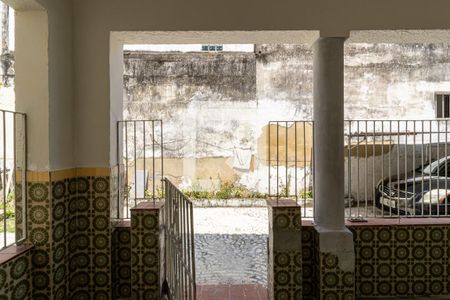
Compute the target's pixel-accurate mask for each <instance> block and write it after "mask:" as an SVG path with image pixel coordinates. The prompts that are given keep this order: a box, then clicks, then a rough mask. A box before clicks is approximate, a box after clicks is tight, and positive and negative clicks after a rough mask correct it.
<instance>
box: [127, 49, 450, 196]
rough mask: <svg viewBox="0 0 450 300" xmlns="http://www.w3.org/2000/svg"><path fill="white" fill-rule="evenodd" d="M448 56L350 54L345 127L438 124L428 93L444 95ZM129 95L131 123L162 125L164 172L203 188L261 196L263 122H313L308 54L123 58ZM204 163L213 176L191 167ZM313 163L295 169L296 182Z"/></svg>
mask: <svg viewBox="0 0 450 300" xmlns="http://www.w3.org/2000/svg"><path fill="white" fill-rule="evenodd" d="M449 50H450V46H449V45H446V44H348V45H346V47H345V101H346V106H345V114H346V118H348V119H376V118H378V119H389V118H394V119H399V118H400V119H422V118H434V117H435V111H434V93H435V92H436V91H450V56H448V55H447V53H448V52H449ZM125 93H126V95H125V109H126V112H125V116H126V117H127V118H130V119H141V118H161V119H163V121H164V126H165V148H166V150H165V154H166V155H167V156H168V157H171V158H173V159H172V160H170V161H168V163H169V165H167V164H166V168H167V169H168V170H175V169H177V172H176V174H170V172H169V174H170V175H174V178H177V179H178V180H179V182H181V181H184V182H185V183H186V182H188V183H193V184H194V183H196V184H200V185H201V186H203V185H204V187H205V188H207V189H209V188H210V187H211V186H217V185H218V184H220V183H221V182H234V181H237V182H239V183H241V184H244V185H246V186H247V187H248V188H251V189H257V190H259V191H260V192H267V181H268V180H267V172H268V171H267V161H266V160H267V151H268V149H267V143H264V142H261V140H265V139H266V136H267V123H268V121H271V120H302V119H311V117H312V49H311V47H310V46H308V45H268V44H264V45H255V53H254V54H253V53H183V54H181V53H165V54H163V53H148V52H147V53H146V52H132V53H126V54H125ZM283 131H284V127H280V132H283ZM308 136H309V133H308ZM305 142H306V144H307V145H310V144H311V141H310V138H309V137H307V138H306V140H305ZM271 144H273V143H271ZM272 146H274V145H271V150H272ZM308 147H309V146H308ZM299 148H301V149H302V147H299ZM302 151H303V149H302ZM272 153H274V152H272ZM290 153H291V154H290V156H291V155H292V154H293V152H292V151H291V152H290ZM298 154H299V155H298V157H299V158H303V153H298ZM271 157H272V155H271ZM183 158H189V159H184V160H183ZM205 158H208V163H210V164H212V165H213V166H215V169H214V168H213V169H214V170H213V169H210V170H209V171H208V172H204V171H203V170H204V168H202V167H200V165H199V164H198V163H197V159H202V161H204V159H205ZM272 158H273V157H272ZM180 160H182V161H184V162H183V163H181V162H180ZM216 160H217V163H216V164H215V161H216ZM289 160H291V157H289ZM310 160H311V156H310V155H308V157H307V161H306V162H303V163H300V164H299V169H298V171H299V174H301V173H302V172H303V171H304V170H303V167H304V166H305V165H306V166H310ZM172 161H173V162H174V164H175V165H173V166H171V165H170V163H171V162H172ZM199 161H200V160H199ZM175 162H176V163H175ZM282 163H283V164H284V163H285V162H283V161H282ZM180 168H181V169H180ZM307 168H308V167H307ZM230 170H232V172H230ZM280 171H281V172H284V169H281V170H280ZM290 173H293V172H292V170H291V171H290ZM306 173H308V171H306ZM181 174H182V175H181ZM183 177H184V178H183ZM305 180H308V182H309V181H310V180H309V178H305ZM203 183H204V184H203ZM206 183H207V184H206ZM282 184H286V183H285V182H284V183H283V182H282ZM291 184H293V183H291ZM300 186H303V183H300ZM291 190H293V189H291Z"/></svg>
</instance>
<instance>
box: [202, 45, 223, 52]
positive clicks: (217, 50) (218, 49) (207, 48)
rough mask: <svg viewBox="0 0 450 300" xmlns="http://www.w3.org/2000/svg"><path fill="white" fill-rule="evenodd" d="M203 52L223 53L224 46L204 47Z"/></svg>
mask: <svg viewBox="0 0 450 300" xmlns="http://www.w3.org/2000/svg"><path fill="white" fill-rule="evenodd" d="M202 51H214V52H220V51H223V45H202Z"/></svg>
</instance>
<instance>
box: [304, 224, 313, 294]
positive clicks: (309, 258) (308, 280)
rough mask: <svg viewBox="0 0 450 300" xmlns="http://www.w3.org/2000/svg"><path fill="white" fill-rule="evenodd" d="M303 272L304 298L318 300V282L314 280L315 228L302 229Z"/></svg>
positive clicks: (305, 227) (306, 227)
mask: <svg viewBox="0 0 450 300" xmlns="http://www.w3.org/2000/svg"><path fill="white" fill-rule="evenodd" d="M302 271H303V282H302V290H303V298H302V299H316V293H315V291H316V281H315V280H314V276H315V274H314V271H315V270H314V227H312V226H303V227H302Z"/></svg>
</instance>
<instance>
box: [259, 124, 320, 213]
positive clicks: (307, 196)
mask: <svg viewBox="0 0 450 300" xmlns="http://www.w3.org/2000/svg"><path fill="white" fill-rule="evenodd" d="M313 131H314V123H313V122H312V121H270V122H269V124H268V126H267V159H266V161H267V164H268V195H269V197H270V198H275V199H280V198H291V199H295V201H296V203H297V204H301V206H302V214H303V217H312V216H313V135H314V133H313Z"/></svg>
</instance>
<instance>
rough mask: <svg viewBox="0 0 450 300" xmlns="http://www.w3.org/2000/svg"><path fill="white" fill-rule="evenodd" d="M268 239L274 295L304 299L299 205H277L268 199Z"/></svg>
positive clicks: (272, 296)
mask: <svg viewBox="0 0 450 300" xmlns="http://www.w3.org/2000/svg"><path fill="white" fill-rule="evenodd" d="M294 204H295V203H294ZM268 242H269V266H268V271H269V274H268V275H269V276H268V279H269V293H270V297H271V299H280V300H281V299H301V298H302V281H303V273H302V236H301V211H300V207H299V206H295V205H293V206H277V205H276V203H271V202H269V241H268Z"/></svg>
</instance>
